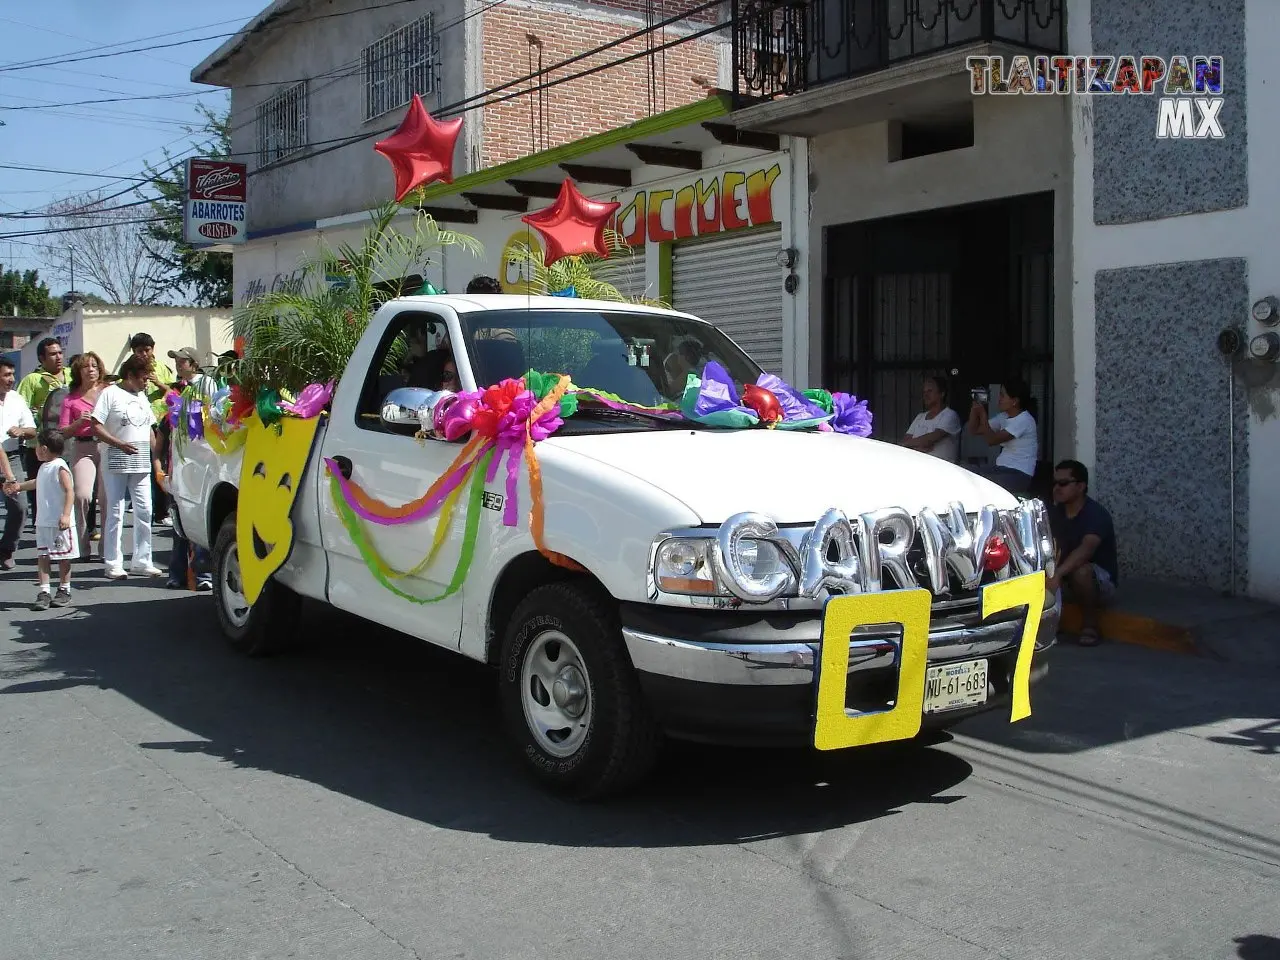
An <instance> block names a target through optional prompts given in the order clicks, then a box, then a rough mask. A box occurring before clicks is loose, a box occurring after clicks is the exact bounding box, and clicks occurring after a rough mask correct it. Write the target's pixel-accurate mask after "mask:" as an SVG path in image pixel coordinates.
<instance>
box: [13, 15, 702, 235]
mask: <svg viewBox="0 0 1280 960" xmlns="http://www.w3.org/2000/svg"><path fill="white" fill-rule="evenodd" d="M499 2H500V0H499ZM723 2H724V0H707V2H705V3H702V4H699V5H698V6H696V7H692V8H690V9H689V10H687V11H685V12H684V13H681V14H678V15H675V16H673V17H669V18H666V19H664V20H663V21H660V22H658V23H655V24H653V25H652V26H646V27H645V28H643V29H641V30H638V31H635V32H634V33H631V34H628V35H625V36H623V37H620V38H617V39H615V40H612V41H609V42H607V43H604V44H601V45H599V46H598V47H595V48H592V49H591V50H587V51H584V52H583V53H580V54H577V55H575V56H572V57H569V58H566V59H565V60H562V61H560V62H559V63H556V64H554V65H552V66H551V67H550V68H547V69H546V70H542V71H537V72H535V73H532V74H530V75H527V76H524V77H519V78H516V79H514V80H511V81H508V82H506V83H504V84H500V85H498V86H495V87H492V88H490V89H489V90H486V91H484V92H483V93H480V94H476V95H474V96H471V97H466V98H463V99H462V100H459V101H457V102H455V103H453V104H449V105H447V106H445V107H443V108H441V110H440V111H438V113H439V114H440V115H442V116H445V115H449V116H451V115H454V114H458V113H469V112H471V111H472V110H476V109H482V108H483V107H486V106H492V105H494V104H498V103H503V102H506V101H508V100H512V99H515V98H516V97H520V96H524V95H526V94H528V93H533V92H540V91H543V90H547V89H550V88H551V87H555V86H559V85H560V84H562V83H568V82H570V81H573V80H579V79H583V78H585V77H588V76H592V75H594V74H596V73H600V72H602V71H604V70H609V69H612V68H614V67H618V66H622V65H624V64H626V63H630V62H632V61H635V60H638V59H640V58H642V57H646V56H652V55H654V54H655V53H665V51H666V50H668V49H670V48H672V47H675V46H679V45H680V44H684V43H688V42H690V41H692V40H697V39H700V38H701V37H704V36H707V35H709V34H712V33H716V32H719V31H722V30H724V29H725V28H726V26H727V24H723V23H717V24H715V25H712V26H709V27H705V28H703V29H701V30H697V31H694V32H692V33H689V34H686V35H685V36H682V37H677V38H676V39H674V40H670V41H667V42H666V43H663V44H661V45H659V46H656V47H651V48H650V47H646V49H643V50H640V51H638V52H636V53H633V54H629V55H627V56H625V57H621V58H619V59H617V60H611V61H609V62H607V63H602V64H597V65H596V66H594V67H590V68H588V69H585V70H580V71H577V72H575V73H571V74H567V75H565V76H563V77H556V78H554V79H551V80H546V81H543V82H542V83H539V84H538V85H536V86H533V87H529V88H527V89H523V90H516V91H514V92H512V93H507V94H503V95H502V96H490V95H491V94H495V93H499V92H500V91H503V90H506V89H509V88H510V87H512V86H517V85H519V84H522V83H525V82H528V81H529V80H531V79H534V78H536V77H537V76H539V75H540V74H545V73H549V72H551V71H554V70H557V69H560V68H561V67H564V66H567V65H569V64H573V63H577V62H580V61H582V60H584V59H586V58H588V57H591V56H594V55H596V54H598V53H602V52H604V51H606V50H609V49H612V48H614V47H617V46H620V45H621V44H624V43H626V42H628V41H630V40H635V39H638V38H639V37H642V36H644V35H646V34H648V33H650V32H652V31H655V30H659V29H664V28H665V27H667V26H670V25H671V24H673V23H675V22H677V21H679V20H683V19H686V18H688V17H691V16H693V15H695V14H698V13H701V12H702V11H704V10H707V9H710V8H712V7H716V6H719V5H721V4H722V3H723ZM477 100H478V101H480V102H478V103H477V102H475V101H477ZM394 129H396V125H392V126H388V127H385V128H382V129H379V130H374V131H371V132H369V133H363V134H357V135H354V136H349V137H337V138H333V139H331V140H325V141H317V142H315V143H313V144H310V146H319V145H322V144H327V145H326V146H324V147H323V149H320V150H312V151H310V152H308V153H305V154H300V155H298V156H294V157H287V158H285V159H283V160H281V161H279V162H277V163H273V164H271V165H270V166H268V167H266V168H261V169H259V170H255V171H252V172H251V173H250V174H249V176H255V175H256V174H258V173H266V172H271V171H274V170H278V169H280V168H282V167H286V166H290V165H291V164H294V163H298V162H301V161H303V160H308V159H311V158H313V157H317V156H322V155H323V154H325V153H329V152H332V151H334V150H339V149H341V148H343V147H346V146H350V145H352V144H355V143H359V142H361V141H363V140H368V139H370V138H371V137H376V136H381V135H382V134H384V133H389V132H390V131H392V130H394ZM254 153H256V151H253V153H250V154H247V155H250V156H252V155H253V154H254ZM240 155H242V156H243V155H246V154H240ZM230 156H235V154H232V155H230ZM218 159H229V157H222V158H218ZM9 166H11V165H7V164H0V168H4V167H9ZM170 169H171V170H172V169H176V167H175V168H170ZM38 172H49V173H63V174H67V175H72V176H75V175H76V174H73V173H71V172H70V171H55V170H43V169H41V170H39V171H38ZM99 176H108V175H102V174H99ZM109 178H110V179H114V180H117V181H119V180H126V179H128V180H134V181H138V182H142V183H150V182H152V178H149V177H145V178H144V177H123V176H116V177H109ZM123 192H128V191H127V190H125V191H122V193H123ZM118 195H119V194H117V196H118ZM135 205H138V204H125V205H122V207H124V206H135ZM115 209H120V208H115ZM99 212H106V211H99ZM163 219H164V218H151V219H149V220H135V221H120V223H154V222H157V221H158V220H163ZM98 226H99V225H96V224H95V225H88V226H82V227H71V228H63V229H59V230H49V231H38V230H37V231H29V232H26V233H17V234H12V235H11V236H14V237H20V236H40V235H43V234H44V233H62V232H66V231H67V230H84V229H96V228H97V227H98ZM9 236H10V235H7V234H0V239H7V238H8V237H9Z"/></svg>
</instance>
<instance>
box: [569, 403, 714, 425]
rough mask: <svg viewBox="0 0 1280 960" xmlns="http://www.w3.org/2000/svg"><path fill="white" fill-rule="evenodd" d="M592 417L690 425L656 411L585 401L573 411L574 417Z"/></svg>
mask: <svg viewBox="0 0 1280 960" xmlns="http://www.w3.org/2000/svg"><path fill="white" fill-rule="evenodd" d="M584 416H585V417H594V418H596V419H599V420H629V421H632V422H638V423H648V424H654V425H659V426H664V427H677V428H685V427H688V426H690V424H689V423H688V422H686V421H685V420H683V419H681V420H676V419H673V418H671V417H664V416H662V415H660V414H656V413H645V412H644V411H643V410H615V409H613V408H612V407H605V406H591V405H588V404H585V403H579V404H578V410H577V412H576V413H574V417H584Z"/></svg>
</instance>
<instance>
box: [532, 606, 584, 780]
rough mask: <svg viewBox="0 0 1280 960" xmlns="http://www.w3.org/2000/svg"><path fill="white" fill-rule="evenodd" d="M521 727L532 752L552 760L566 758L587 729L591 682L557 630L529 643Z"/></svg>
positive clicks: (570, 644) (577, 654)
mask: <svg viewBox="0 0 1280 960" xmlns="http://www.w3.org/2000/svg"><path fill="white" fill-rule="evenodd" d="M520 701H521V703H522V704H523V706H524V719H525V724H526V725H527V726H528V727H529V732H530V733H532V734H533V737H534V739H535V740H536V741H537V742H538V746H539V747H541V748H542V749H543V750H545V751H546V752H547V753H549V754H551V755H552V756H555V757H571V756H573V754H574V753H576V752H577V751H578V749H579V748H580V747H581V746H582V742H583V741H584V740H585V739H586V737H587V731H588V730H590V729H591V718H592V715H593V713H594V704H593V698H592V696H591V678H590V676H589V675H588V674H587V667H586V664H585V663H583V660H582V652H581V651H580V650H579V649H578V647H577V646H576V645H575V644H574V642H573V641H572V640H570V639H569V638H568V637H567V636H565V635H564V634H563V633H561V632H560V631H559V630H546V631H543V632H542V633H540V634H538V635H537V636H536V637H534V639H533V642H532V643H531V644H529V646H528V648H527V649H526V650H525V654H524V664H523V666H522V667H521V670H520Z"/></svg>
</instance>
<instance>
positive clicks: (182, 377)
mask: <svg viewBox="0 0 1280 960" xmlns="http://www.w3.org/2000/svg"><path fill="white" fill-rule="evenodd" d="M169 359H171V360H172V361H173V369H174V375H175V376H176V377H177V383H178V384H179V389H180V390H182V391H183V392H184V393H185V392H186V390H187V388H188V387H189V388H191V389H192V391H193V392H194V394H195V399H197V400H200V401H201V402H205V401H207V400H208V398H209V397H211V396H213V395H214V394H215V393H217V392H218V384H217V381H215V380H214V379H213V377H211V376H209V375H208V374H207V373H205V372H204V371H203V370H201V369H200V354H198V353H196V348H195V347H183V348H182V349H181V350H170V351H169ZM166 412H167V405H166ZM164 420H165V417H163V416H161V415H160V414H159V413H157V414H156V422H157V423H162V422H164Z"/></svg>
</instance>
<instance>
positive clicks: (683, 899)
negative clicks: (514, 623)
mask: <svg viewBox="0 0 1280 960" xmlns="http://www.w3.org/2000/svg"><path fill="white" fill-rule="evenodd" d="M158 545H159V547H160V550H161V553H160V555H159V557H158V559H161V560H163V559H165V553H166V552H167V548H168V536H167V535H162V536H160V537H158ZM28 546H29V541H28ZM19 556H20V560H21V564H20V566H19V569H18V570H15V571H13V572H10V573H7V574H0V620H2V622H3V628H0V885H2V887H3V896H0V958H3V960H27V958H31V960H53V958H72V957H93V958H94V960H138V958H144V957H164V958H174V960H178V958H197V957H198V958H228V960H250V958H260V957H261V958H276V957H295V956H296V957H307V958H311V960H329V958H332V960H339V958H340V960H383V958H386V960H401V958H412V957H419V958H437V957H453V958H477V960H507V958H510V960H534V958H539V960H540V958H566V960H597V958H610V960H614V958H617V960H624V958H626V960H629V958H637V960H639V958H644V960H656V958H662V960H677V958H678V960H683V958H691V960H692V958H697V960H718V958H726V960H727V958H734V960H738V958H743V957H749V958H762V960H766V958H767V960H773V958H778V960H782V958H788V960H789V958H807V960H827V958H848V960H853V958H857V960H882V958H884V960H888V958H917V957H918V958H946V960H980V958H992V957H1003V958H1010V960H1034V958H1054V960H1058V958H1061V960H1091V958H1098V960H1114V958H1124V960H1139V958H1168V960H1173V958H1178V960H1228V958H1233V957H1234V958H1242V960H1277V958H1280V673H1277V672H1275V671H1274V670H1260V669H1252V668H1250V667H1248V666H1247V665H1235V664H1220V663H1214V662H1210V661H1205V660H1198V659H1193V658H1189V657H1179V656H1177V655H1174V654H1165V653H1158V652H1154V651H1149V650H1145V649H1139V648H1129V647H1118V646H1104V647H1101V648H1098V649H1093V650H1089V649H1080V648H1077V647H1060V648H1059V649H1058V651H1056V654H1055V658H1054V664H1053V667H1052V671H1051V675H1050V677H1049V679H1048V680H1047V681H1046V682H1045V683H1044V684H1043V685H1042V686H1040V687H1038V688H1037V689H1036V690H1035V691H1034V694H1033V709H1034V715H1033V716H1032V717H1031V718H1030V719H1028V720H1026V721H1023V722H1022V723H1019V724H1016V725H1009V724H1008V723H1007V722H1006V721H1005V719H1004V718H1002V717H1000V716H994V715H987V716H983V717H979V718H975V719H974V720H971V721H968V722H967V723H966V724H964V725H962V726H961V727H960V728H959V729H958V730H957V731H956V733H955V735H954V736H950V735H944V736H943V738H941V739H942V740H943V742H940V743H937V744H934V745H930V746H917V747H906V748H903V747H894V748H875V749H868V750H864V751H858V752H854V753H851V754H845V755H840V756H838V757H815V756H812V755H809V754H804V753H775V752H761V751H740V750H723V749H715V748H709V747H692V746H683V747H676V748H674V749H672V750H670V751H669V752H668V754H667V756H666V759H665V760H664V762H663V765H662V767H661V768H660V770H659V772H658V775H657V776H656V777H655V778H654V779H653V781H652V782H651V783H649V784H648V785H647V786H646V787H645V789H644V790H643V791H642V792H640V793H639V794H637V795H635V796H631V797H628V798H627V799H625V800H623V801H618V802H613V803H609V804H604V805H596V806H575V805H571V804H568V803H565V802H561V801H559V800H556V799H553V798H550V797H548V796H546V795H544V794H543V793H541V792H540V791H539V790H538V789H537V788H536V787H534V786H533V785H531V783H530V782H529V781H528V780H526V779H525V777H524V775H523V774H522V772H521V771H520V770H519V768H518V766H517V765H516V764H515V762H514V760H513V758H512V757H511V755H510V754H509V753H508V751H507V747H506V742H505V740H504V738H503V737H502V734H501V731H500V727H499V723H498V719H497V711H496V705H495V698H494V695H493V690H492V685H491V683H490V680H489V676H488V673H487V671H486V670H485V669H483V668H481V667H479V666H476V665H473V664H469V663H467V662H465V661H462V660H461V659H459V658H456V657H454V656H452V655H449V654H445V653H442V652H439V651H434V650H431V649H429V648H426V647H425V646H423V645H421V644H418V643H415V642H414V641H411V640H409V639H407V638H404V637H400V636H397V635H392V634H388V633H386V632H384V631H380V630H376V629H372V628H370V627H368V626H365V625H363V624H361V623H360V622H358V621H356V620H353V619H352V618H349V617H346V616H343V615H340V614H336V613H335V612H333V611H330V610H325V609H323V608H316V609H310V610H308V612H307V615H306V618H305V622H304V624H303V632H304V634H305V635H306V636H307V637H308V642H307V643H305V644H303V645H300V646H299V647H298V649H297V650H295V651H292V652H290V653H288V654H286V655H282V656H279V657H275V658H272V659H269V660H259V661H254V660H247V659H245V658H242V657H240V656H239V655H237V654H235V653H234V652H232V651H231V650H230V649H229V648H228V647H226V646H225V645H224V644H223V642H222V641H221V639H220V637H219V635H218V632H217V629H216V626H215V623H214V618H213V612H212V601H211V600H210V598H209V597H208V596H207V595H197V594H192V593H185V592H184V593H180V594H178V593H173V592H168V591H166V590H165V589H164V588H163V581H162V580H160V581H150V582H144V581H139V580H129V581H126V582H123V583H111V582H108V581H107V580H105V579H103V578H102V576H101V567H100V566H99V565H92V566H87V565H79V566H78V569H77V575H78V577H77V581H76V586H75V606H73V607H71V608H67V609H64V610H57V609H54V610H50V611H45V612H36V611H34V610H32V609H31V602H32V601H33V600H34V595H35V589H34V585H33V584H34V579H33V573H34V560H33V557H32V553H31V551H30V550H29V549H27V550H24V551H23V552H22V553H21V554H20V555H19Z"/></svg>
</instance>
